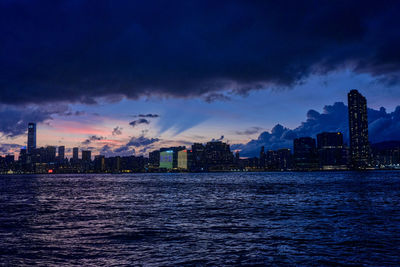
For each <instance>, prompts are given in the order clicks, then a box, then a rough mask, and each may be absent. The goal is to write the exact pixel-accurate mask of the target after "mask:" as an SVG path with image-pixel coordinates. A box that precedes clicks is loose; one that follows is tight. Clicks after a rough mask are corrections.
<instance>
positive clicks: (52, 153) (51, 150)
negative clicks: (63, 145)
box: [42, 146, 56, 162]
mask: <svg viewBox="0 0 400 267" xmlns="http://www.w3.org/2000/svg"><path fill="white" fill-rule="evenodd" d="M55 161H56V147H55V146H47V147H46V150H45V155H44V159H42V162H55Z"/></svg>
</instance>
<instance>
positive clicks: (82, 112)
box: [64, 110, 86, 116]
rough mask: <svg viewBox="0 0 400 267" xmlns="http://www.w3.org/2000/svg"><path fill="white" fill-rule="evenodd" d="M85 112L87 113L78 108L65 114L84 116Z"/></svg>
mask: <svg viewBox="0 0 400 267" xmlns="http://www.w3.org/2000/svg"><path fill="white" fill-rule="evenodd" d="M85 114H86V112H85V111H79V110H77V111H75V112H73V111H68V112H66V113H64V115H65V116H82V115H85Z"/></svg>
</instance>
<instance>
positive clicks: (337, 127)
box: [1, 102, 400, 158]
mask: <svg viewBox="0 0 400 267" xmlns="http://www.w3.org/2000/svg"><path fill="white" fill-rule="evenodd" d="M327 107H328V112H327ZM343 108H345V109H346V112H347V103H346V104H344V103H343V104H342V103H341V102H336V103H335V104H334V105H331V106H325V108H324V109H325V110H324V111H322V112H320V113H319V114H320V115H322V116H324V115H328V116H333V117H337V118H336V121H333V122H332V121H331V120H330V121H329V123H333V124H332V125H327V126H328V128H326V126H325V128H324V125H323V126H322V127H320V128H319V129H318V128H317V129H314V132H312V131H311V132H307V131H305V132H304V131H303V130H302V129H301V128H302V126H304V125H306V124H307V123H308V122H309V120H310V118H309V117H310V114H309V113H310V111H311V112H318V111H314V110H313V109H311V110H310V111H309V112H308V114H307V117H308V120H306V121H303V122H302V123H301V124H302V125H301V126H299V127H297V128H295V129H289V128H286V127H283V126H281V124H280V123H278V124H277V125H276V126H275V127H274V128H273V129H272V133H271V130H269V131H264V132H263V131H258V132H259V133H260V135H259V137H258V139H257V137H256V138H255V139H251V140H248V142H244V143H234V142H232V141H230V140H229V139H227V138H226V137H225V136H224V135H223V134H221V136H220V137H219V138H210V139H208V140H207V139H203V140H200V141H198V140H196V139H195V140H191V139H189V138H187V139H186V140H185V141H183V142H179V141H178V142H173V141H172V142H171V141H166V142H165V141H164V140H161V139H159V138H149V137H146V136H145V135H146V134H143V133H144V132H145V131H142V134H141V135H139V137H138V138H135V137H133V138H130V140H129V141H128V142H131V143H132V142H136V143H137V144H136V143H135V144H134V146H135V147H140V145H141V144H142V143H143V144H144V147H146V146H148V148H147V149H146V150H145V151H144V153H137V152H135V151H134V149H133V150H129V149H125V150H123V149H122V151H121V152H114V153H108V152H109V151H105V150H104V149H102V148H103V147H104V146H107V143H106V144H104V142H109V141H113V140H112V139H109V140H108V139H107V138H106V137H104V136H100V135H96V134H91V135H90V134H89V135H83V138H84V140H83V141H79V142H77V143H73V146H72V147H68V146H66V145H65V144H63V143H62V142H61V141H58V142H57V143H56V144H54V143H53V144H52V143H46V142H43V139H44V138H43V135H39V136H40V137H41V138H38V139H37V140H36V139H35V144H36V142H38V144H39V145H38V147H46V146H55V147H58V146H64V147H66V152H64V153H65V155H66V156H67V157H68V158H71V157H72V156H73V153H72V152H73V151H72V148H73V147H78V148H79V150H80V151H82V150H92V151H93V152H94V153H95V155H96V154H102V155H106V156H117V155H119V156H126V155H137V156H139V155H144V156H148V153H149V152H151V150H155V149H159V148H161V147H166V146H177V145H178V146H179V145H182V146H185V145H190V144H191V143H196V142H200V143H206V142H208V141H212V140H223V141H224V142H227V143H229V144H230V145H232V146H233V150H238V151H241V152H242V153H243V151H244V152H245V153H244V156H245V157H252V156H256V155H258V152H259V147H261V146H267V148H268V149H279V148H290V149H293V144H291V142H292V140H293V139H294V137H290V138H289V139H287V140H286V142H283V143H280V142H278V143H277V146H274V143H271V144H270V145H271V146H270V145H269V144H268V143H267V144H264V143H260V144H259V145H258V146H257V147H253V145H252V143H253V142H257V141H258V140H260V137H261V136H262V135H263V134H265V133H267V134H268V135H271V136H273V132H274V130H276V129H277V128H278V130H280V131H282V130H283V131H284V133H283V134H286V135H292V134H293V132H295V130H297V129H300V131H298V133H295V135H296V136H297V137H305V136H312V137H314V138H316V137H317V135H318V134H319V133H320V132H321V131H328V132H329V131H334V132H336V131H338V132H342V133H343V135H344V141H345V143H346V144H348V145H350V140H349V135H348V128H346V126H347V124H348V123H347V122H346V120H348V119H347V118H346V119H343V117H341V115H343ZM329 109H331V110H330V111H329ZM335 109H338V111H339V112H337V111H336V110H335ZM368 110H369V113H371V112H373V113H374V115H373V116H372V121H371V120H370V121H369V124H373V123H376V122H377V121H379V120H381V119H382V118H386V119H387V118H388V117H390V115H394V116H396V114H397V113H398V112H396V111H397V110H395V111H394V112H393V113H392V114H390V113H389V112H386V111H385V113H382V112H383V110H382V108H381V109H380V110H373V109H370V108H369V107H368ZM398 110H400V108H399V109H398ZM335 112H337V114H336V113H335ZM388 115H389V116H388ZM322 116H321V117H322ZM131 117H132V118H133V121H131V122H130V124H132V122H139V121H147V122H148V123H143V124H145V125H147V130H148V129H150V127H151V125H149V124H150V122H149V121H150V120H155V119H159V117H160V115H158V114H151V113H148V114H138V115H133V116H131ZM324 119H325V118H321V119H319V120H320V121H319V120H316V122H313V123H321V121H323V120H324ZM395 119H396V117H394V118H393V120H395ZM335 123H336V124H335ZM28 124H30V123H28ZM128 124H129V123H128ZM138 124H139V125H140V124H141V123H138ZM28 126H29V125H28ZM41 126H44V132H45V133H46V125H41ZM384 126H385V127H386V125H384ZM394 126H396V125H394ZM34 127H35V131H36V128H37V126H36V124H35V126H34ZM279 127H282V129H281V128H279ZM303 128H306V127H303ZM122 129H123V128H122V127H119V126H117V127H115V128H113V129H112V131H111V133H110V134H109V137H111V138H113V137H114V141H116V140H115V137H119V134H118V131H122ZM28 130H29V127H28ZM253 130H255V129H250V130H249V132H250V133H249V134H248V135H249V136H250V135H253V136H254V133H253V132H252V131H253ZM285 131H287V132H285ZM380 131H381V129H380V128H378V129H373V135H372V136H371V137H372V143H378V142H383V141H396V140H397V139H398V138H397V139H396V136H397V135H396V133H395V135H394V138H390V135H389V137H387V136H383V137H379V134H378V139H376V136H375V135H376V133H379V132H380ZM115 132H117V134H115ZM221 132H224V131H223V130H221ZM236 132H238V131H236ZM258 132H256V134H258ZM39 133H41V129H40V128H39ZM93 133H96V131H94V132H93ZM66 134H68V133H66ZM71 134H73V132H72V133H71ZM237 134H238V135H242V134H243V133H237ZM35 135H36V133H35ZM27 136H29V134H27V132H24V133H23V134H21V135H20V139H22V140H23V139H25V142H24V144H23V145H19V144H18V145H14V146H13V147H12V148H11V149H10V151H5V150H2V151H1V155H3V156H5V155H8V154H14V155H15V156H16V157H18V153H19V149H20V148H21V147H24V146H25V147H27V148H28V147H29V146H28V141H27V138H26V137H27ZM44 136H45V137H48V136H46V135H44ZM28 139H29V138H28ZM268 141H269V140H268V139H266V142H268ZM96 143H97V144H98V143H100V144H103V145H102V147H100V149H99V148H98V147H96ZM246 146H249V147H251V148H252V149H253V151H252V153H249V154H248V153H246ZM124 147H126V146H124V145H121V147H120V148H124ZM135 147H134V148H135ZM117 151H118V150H117ZM10 152H11V153H10ZM124 152H126V153H124ZM93 157H94V155H93Z"/></svg>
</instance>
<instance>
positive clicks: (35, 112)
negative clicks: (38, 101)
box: [0, 105, 68, 137]
mask: <svg viewBox="0 0 400 267" xmlns="http://www.w3.org/2000/svg"><path fill="white" fill-rule="evenodd" d="M65 112H68V106H67V105H42V106H36V105H30V106H26V107H16V106H10V105H0V133H2V134H3V135H4V136H7V137H16V136H19V135H22V134H25V132H26V131H27V128H28V123H29V122H35V123H43V122H46V121H48V120H52V119H53V117H52V116H53V115H55V114H58V115H63V114H65Z"/></svg>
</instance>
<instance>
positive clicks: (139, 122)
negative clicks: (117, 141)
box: [129, 119, 150, 127]
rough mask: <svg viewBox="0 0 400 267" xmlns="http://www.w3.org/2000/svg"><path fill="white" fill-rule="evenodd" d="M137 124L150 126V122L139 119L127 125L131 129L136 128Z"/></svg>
mask: <svg viewBox="0 0 400 267" xmlns="http://www.w3.org/2000/svg"><path fill="white" fill-rule="evenodd" d="M139 124H150V121H149V120H146V119H139V120H134V121H131V122H130V123H129V125H130V126H132V127H135V126H137V125H139Z"/></svg>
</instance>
